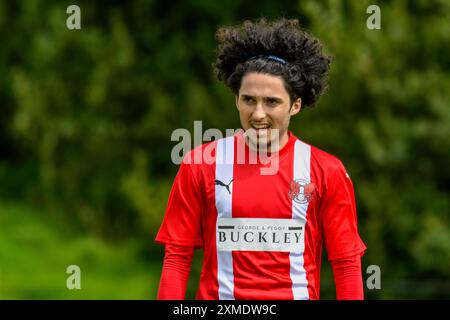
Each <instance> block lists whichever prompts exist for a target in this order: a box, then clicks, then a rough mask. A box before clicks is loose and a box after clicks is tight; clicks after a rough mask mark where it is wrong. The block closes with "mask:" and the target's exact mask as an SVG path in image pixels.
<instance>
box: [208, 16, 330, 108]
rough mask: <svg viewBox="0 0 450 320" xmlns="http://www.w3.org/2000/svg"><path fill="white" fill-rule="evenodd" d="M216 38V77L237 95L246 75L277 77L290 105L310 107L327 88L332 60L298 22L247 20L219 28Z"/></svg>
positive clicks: (282, 19)
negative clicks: (293, 103) (300, 102)
mask: <svg viewBox="0 0 450 320" xmlns="http://www.w3.org/2000/svg"><path fill="white" fill-rule="evenodd" d="M216 38H217V41H218V43H219V45H218V48H217V51H216V56H217V58H216V61H215V63H214V64H213V67H214V69H215V72H216V75H217V78H218V79H219V80H220V81H223V82H224V83H225V85H226V86H228V87H229V88H230V89H231V90H233V92H234V93H235V94H236V95H238V93H239V88H240V87H241V80H242V77H243V76H244V75H245V74H246V73H248V72H257V73H264V74H270V75H274V76H280V77H281V78H282V79H284V84H285V88H286V91H287V92H288V93H289V96H290V99H291V103H292V102H293V101H295V100H296V99H298V98H301V99H302V105H303V106H313V105H314V103H315V102H316V101H317V99H318V98H319V96H320V95H321V94H323V93H324V91H325V89H326V88H327V78H328V77H327V76H328V71H329V69H330V63H331V60H332V58H331V57H330V56H327V55H325V54H323V53H322V45H321V43H320V42H319V41H318V40H317V39H315V38H314V37H312V36H311V35H310V34H308V33H306V32H305V31H303V30H301V29H300V27H299V21H298V20H297V19H292V20H290V19H286V18H281V19H278V20H275V21H272V22H269V21H267V20H266V19H265V18H261V19H260V20H258V21H256V22H252V21H249V20H247V21H244V22H243V23H242V24H241V25H238V26H232V27H221V28H219V29H218V30H217V33H216ZM267 55H273V56H275V57H279V58H281V60H277V59H276V58H275V59H274V58H270V57H267ZM283 60H285V61H286V63H283Z"/></svg>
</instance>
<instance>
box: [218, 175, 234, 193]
mask: <svg viewBox="0 0 450 320" xmlns="http://www.w3.org/2000/svg"><path fill="white" fill-rule="evenodd" d="M233 180H234V179H231V181H230V183H228V184H225V183H223V182H222V181H220V180H216V185H219V186H222V187H225V188H226V189H227V191H228V193H229V194H231V191H230V184H231V183H232V182H233Z"/></svg>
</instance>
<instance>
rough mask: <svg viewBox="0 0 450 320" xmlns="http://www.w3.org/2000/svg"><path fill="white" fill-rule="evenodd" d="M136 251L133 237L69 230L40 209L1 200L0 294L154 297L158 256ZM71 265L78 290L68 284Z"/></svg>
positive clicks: (8, 296)
mask: <svg viewBox="0 0 450 320" xmlns="http://www.w3.org/2000/svg"><path fill="white" fill-rule="evenodd" d="M138 252H139V243H136V242H135V241H132V240H129V241H127V242H124V243H120V244H119V245H113V244H108V243H104V242H103V241H101V240H100V239H97V238H94V237H87V236H77V237H74V236H73V235H70V236H69V235H68V233H67V230H64V228H63V227H62V226H60V225H58V223H56V222H55V221H52V219H50V218H49V217H48V215H46V214H44V213H42V212H39V211H38V210H35V209H33V208H31V207H29V206H26V205H21V204H11V203H0V299H154V298H155V297H156V290H157V285H158V281H159V275H160V267H161V262H160V261H159V260H157V261H155V262H149V261H147V260H143V258H142V257H140V256H139V253H138ZM69 265H78V266H79V267H80V269H81V289H80V290H69V289H68V288H67V286H66V281H67V278H68V277H69V276H70V275H69V274H67V273H66V270H67V267H68V266H69Z"/></svg>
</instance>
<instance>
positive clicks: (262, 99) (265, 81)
mask: <svg viewBox="0 0 450 320" xmlns="http://www.w3.org/2000/svg"><path fill="white" fill-rule="evenodd" d="M289 100H290V99H289V93H288V92H287V91H286V89H285V87H284V84H283V79H282V78H281V77H276V76H272V75H267V74H261V73H255V72H250V73H247V74H246V75H244V77H243V78H242V82H241V88H240V89H239V94H238V96H237V97H236V106H237V108H238V110H239V118H240V120H241V125H242V128H243V129H244V130H245V132H246V133H247V134H246V136H247V137H248V142H249V146H250V147H251V148H252V149H254V150H261V149H266V150H267V149H269V148H270V146H271V145H272V147H276V144H275V143H276V140H277V139H278V143H279V144H278V146H279V148H282V147H283V146H284V145H285V144H286V143H287V141H288V139H289V137H288V133H287V131H288V127H289V120H290V118H291V116H293V115H295V114H297V113H298V112H299V111H300V108H301V100H300V99H297V100H296V101H295V102H294V103H293V105H292V107H291V105H290V104H289V102H290V101H289ZM276 150H277V148H274V149H272V151H276Z"/></svg>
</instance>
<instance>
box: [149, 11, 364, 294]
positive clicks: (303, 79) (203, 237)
mask: <svg viewBox="0 0 450 320" xmlns="http://www.w3.org/2000/svg"><path fill="white" fill-rule="evenodd" d="M217 40H218V42H219V45H218V48H217V60H216V62H215V69H216V72H217V76H218V79H219V80H220V81H223V82H224V84H225V85H226V86H228V87H229V88H230V89H231V90H232V91H233V93H234V94H235V96H236V107H237V111H238V113H239V118H240V122H241V125H242V129H243V130H242V131H243V132H241V133H237V134H235V135H233V136H229V137H226V138H223V139H218V140H215V141H213V142H210V143H206V144H203V145H201V146H199V147H197V148H196V149H194V150H193V151H191V152H190V153H188V154H187V155H186V156H185V158H184V160H183V163H182V164H181V166H180V168H179V171H178V174H177V176H176V178H175V181H174V183H173V187H172V190H171V193H170V197H169V200H168V204H167V210H166V213H165V216H164V220H163V222H162V225H161V227H160V229H159V232H158V234H157V236H156V242H157V243H160V244H164V245H165V256H164V263H163V268H162V275H161V281H160V284H159V290H158V299H184V298H185V292H186V286H187V281H188V276H189V272H190V268H191V262H192V257H193V254H194V248H202V249H203V250H204V260H203V267H202V272H201V277H200V284H199V287H198V291H197V299H215V300H217V299H220V300H221V299H265V300H275V299H319V297H320V295H319V291H320V290H319V289H320V268H321V257H322V246H325V249H326V251H327V255H328V259H329V260H330V262H331V266H332V269H333V275H334V280H335V285H336V294H337V299H363V298H364V295H363V282H362V274H361V256H362V255H363V254H364V251H365V249H366V246H365V245H364V243H363V242H362V240H361V238H360V236H359V234H358V227H357V217H356V207H355V198H354V192H353V184H352V181H351V180H350V177H349V175H348V174H347V172H346V170H345V168H344V166H343V164H342V162H341V161H340V160H339V159H338V158H336V157H335V156H333V155H330V154H328V153H326V152H324V151H321V150H319V149H318V148H316V147H314V146H311V145H309V144H307V143H305V142H303V141H301V140H300V139H299V138H297V137H296V136H295V135H294V134H293V133H292V132H291V131H289V122H290V119H291V117H292V116H295V115H296V114H297V113H298V112H299V111H300V110H301V109H302V108H305V107H308V106H313V105H314V104H315V103H316V101H317V100H318V98H319V97H320V96H321V95H322V93H323V92H324V90H325V89H326V87H327V76H328V71H329V65H330V62H331V59H330V57H328V56H326V55H324V54H323V53H322V46H321V44H320V42H319V41H318V40H316V39H314V38H313V37H312V36H311V35H309V34H308V33H306V32H304V31H303V30H301V28H300V27H299V23H298V20H288V19H284V18H283V19H279V20H276V21H267V20H266V19H260V20H259V21H256V22H251V21H245V22H244V23H243V24H241V25H239V26H234V27H222V28H220V29H219V30H218V32H217ZM241 146H242V147H243V148H242V150H240V148H241ZM261 150H263V151H264V150H265V151H267V154H268V156H270V157H272V156H274V157H276V159H277V167H276V170H275V171H274V172H271V173H270V174H264V173H263V171H262V170H261V169H263V168H265V167H268V166H270V165H271V163H270V161H267V159H268V158H265V159H263V157H260V155H261V154H262V153H261V152H260V151H261ZM196 151H197V152H198V151H200V152H201V153H202V154H210V156H211V157H212V159H213V161H200V162H199V161H193V154H194V153H195V152H196ZM255 155H256V161H253V162H251V161H248V159H250V158H251V157H252V156H255ZM243 156H244V157H243ZM242 159H244V160H246V161H242Z"/></svg>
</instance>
